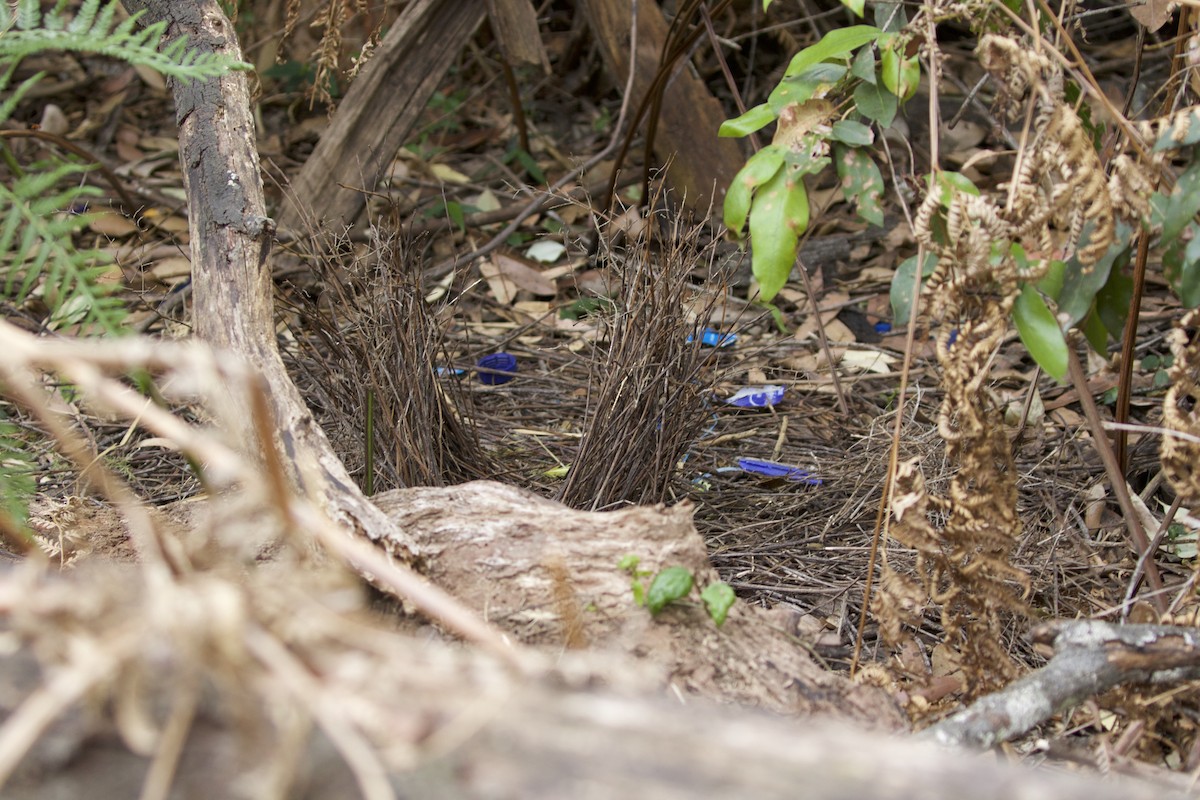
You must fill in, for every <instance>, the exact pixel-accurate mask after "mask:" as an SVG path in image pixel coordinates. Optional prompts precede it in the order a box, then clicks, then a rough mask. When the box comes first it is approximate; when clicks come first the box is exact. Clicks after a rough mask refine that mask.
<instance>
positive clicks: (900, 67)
mask: <svg viewBox="0 0 1200 800" xmlns="http://www.w3.org/2000/svg"><path fill="white" fill-rule="evenodd" d="M897 44H898V42H897ZM879 76H880V78H881V79H882V80H883V85H884V86H886V87H887V89H888V91H890V92H891V93H892V94H894V95H896V97H899V98H900V99H901V100H908V99H910V98H911V97H912V96H913V95H914V94H916V93H917V86H918V85H919V84H920V83H921V62H920V61H918V60H917V57H916V56H913V57H912V58H905V57H904V56H903V55H901V54H900V53H899V52H898V51H897V50H896V49H895V48H894V47H885V48H883V52H882V53H880V55H879Z"/></svg>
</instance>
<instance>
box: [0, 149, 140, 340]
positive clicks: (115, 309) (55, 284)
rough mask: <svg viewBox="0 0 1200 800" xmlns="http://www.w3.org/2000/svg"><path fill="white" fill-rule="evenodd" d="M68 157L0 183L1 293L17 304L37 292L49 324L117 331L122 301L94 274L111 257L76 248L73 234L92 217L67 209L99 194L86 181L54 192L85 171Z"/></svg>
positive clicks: (111, 288)
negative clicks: (3, 260)
mask: <svg viewBox="0 0 1200 800" xmlns="http://www.w3.org/2000/svg"><path fill="white" fill-rule="evenodd" d="M86 169H87V168H86V167H83V166H81V165H79V164H73V163H69V162H63V163H60V164H58V165H56V166H54V167H46V168H43V169H38V170H36V171H30V172H28V173H26V174H25V175H24V176H23V177H21V178H20V179H18V180H16V181H15V182H13V184H12V185H11V186H4V185H2V184H0V220H2V222H0V253H6V254H8V256H9V258H8V262H7V263H6V264H4V265H3V266H0V278H2V281H0V283H2V285H3V294H4V295H5V296H6V297H7V298H8V299H9V300H11V301H12V302H14V303H22V302H24V301H25V300H27V299H28V298H29V297H30V295H32V294H34V293H35V292H38V293H40V294H41V296H42V298H43V299H44V300H45V302H46V305H47V306H48V307H49V308H51V309H52V313H51V318H50V326H51V327H61V326H63V325H66V324H79V325H81V326H82V327H83V328H84V329H92V328H99V329H100V330H103V331H105V332H107V333H113V334H115V333H120V331H121V324H122V322H123V320H124V318H125V310H124V306H123V304H122V303H121V300H120V298H119V297H116V296H114V295H113V289H114V288H115V287H112V286H108V285H105V284H102V283H99V282H98V280H97V278H98V277H99V276H100V275H102V274H103V273H104V272H105V271H106V270H107V269H108V267H109V265H110V263H111V259H110V258H109V257H108V256H107V255H106V254H105V253H102V252H101V251H99V250H78V249H76V247H75V246H74V244H73V242H72V237H73V236H74V235H75V234H76V233H78V232H79V231H80V230H82V229H83V228H84V227H86V226H87V224H88V222H89V220H90V219H91V217H89V216H88V215H84V214H74V213H71V212H70V209H71V207H72V206H73V205H74V204H75V203H77V202H79V200H80V199H82V198H85V197H88V196H93V195H96V194H99V192H98V191H97V190H96V189H93V188H92V187H89V186H74V185H73V186H71V187H70V188H69V189H67V190H65V191H55V187H56V185H57V184H59V182H60V181H62V180H63V179H64V178H66V177H69V176H72V175H77V174H79V173H80V172H84V171H86Z"/></svg>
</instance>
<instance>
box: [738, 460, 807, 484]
mask: <svg viewBox="0 0 1200 800" xmlns="http://www.w3.org/2000/svg"><path fill="white" fill-rule="evenodd" d="M738 466H739V467H741V468H742V469H743V470H745V471H746V472H753V473H754V474H756V475H765V476H766V477H768V478H784V479H786V480H789V481H793V482H795V483H805V484H808V485H809V486H820V485H821V484H822V483H824V481H822V480H821V479H820V478H815V477H813V475H812V473H810V472H808V471H807V470H803V469H800V468H799V467H792V466H789V465H787V464H780V463H779V462H778V461H767V460H765V459H762V458H739V459H738Z"/></svg>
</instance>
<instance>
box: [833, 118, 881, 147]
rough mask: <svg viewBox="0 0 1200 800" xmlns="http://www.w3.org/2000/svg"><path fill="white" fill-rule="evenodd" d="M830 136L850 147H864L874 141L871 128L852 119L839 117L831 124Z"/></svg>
mask: <svg viewBox="0 0 1200 800" xmlns="http://www.w3.org/2000/svg"><path fill="white" fill-rule="evenodd" d="M831 128H832V130H831V131H830V134H829V135H830V137H831V138H832V139H834V140H835V141H838V142H841V143H842V144H848V145H850V146H851V147H866V146H867V145H869V144H871V143H872V142H874V141H875V135H874V134H873V133H871V129H870V128H868V127H867V126H866V125H863V124H862V123H861V122H856V121H855V120H852V119H841V120H838V121H837V122H835V123H833V125H832V126H831Z"/></svg>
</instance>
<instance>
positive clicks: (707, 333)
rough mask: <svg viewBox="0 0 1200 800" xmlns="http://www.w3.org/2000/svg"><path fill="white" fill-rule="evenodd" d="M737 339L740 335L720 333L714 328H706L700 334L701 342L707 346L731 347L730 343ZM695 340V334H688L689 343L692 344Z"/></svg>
mask: <svg viewBox="0 0 1200 800" xmlns="http://www.w3.org/2000/svg"><path fill="white" fill-rule="evenodd" d="M737 339H738V337H737V334H736V333H720V332H719V331H715V330H713V329H712V328H705V329H704V332H703V333H701V334H700V344H702V345H704V346H705V347H729V345H731V344H733V343H734V342H736V341H737ZM695 340H696V337H695V336H692V335H691V334H688V337H687V341H688V344H691V343H692V342H694V341H695Z"/></svg>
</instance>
